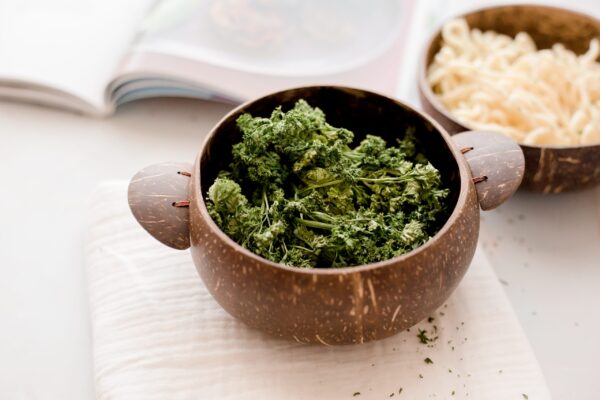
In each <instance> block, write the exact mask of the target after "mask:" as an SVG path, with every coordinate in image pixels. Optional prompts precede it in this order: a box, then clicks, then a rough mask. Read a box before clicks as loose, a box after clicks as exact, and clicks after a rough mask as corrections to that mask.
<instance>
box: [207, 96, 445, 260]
mask: <svg viewBox="0 0 600 400" xmlns="http://www.w3.org/2000/svg"><path fill="white" fill-rule="evenodd" d="M237 126H238V127H239V129H240V130H241V131H242V135H243V136H242V141H241V142H240V143H237V144H235V145H233V149H232V156H233V160H232V162H231V164H230V165H229V169H228V170H224V171H221V172H220V173H219V175H218V177H217V179H216V180H215V182H214V183H213V184H212V186H211V187H210V188H209V190H208V195H207V196H206V204H207V207H208V211H209V214H210V216H211V217H212V218H213V219H214V221H215V222H216V223H217V225H219V227H220V228H221V229H222V230H223V231H224V232H225V233H226V234H227V235H229V236H230V237H231V238H232V239H233V240H235V241H236V242H238V243H239V244H241V245H242V246H244V247H245V248H247V249H248V250H250V251H252V252H254V253H256V254H258V255H260V256H262V257H264V258H266V259H268V260H271V261H274V262H278V263H282V264H287V265H292V266H297V267H305V268H311V267H344V266H351V265H359V264H367V263H372V262H377V261H382V260H387V259H389V258H392V257H395V256H398V255H401V254H403V253H406V252H408V251H410V250H412V249H414V248H416V247H419V246H420V245H422V244H423V243H425V242H426V241H427V240H428V239H429V238H430V237H431V236H432V235H433V234H435V232H436V230H437V228H438V226H439V224H437V223H436V218H437V217H438V216H439V215H440V213H441V212H442V211H443V210H444V209H445V203H444V199H445V198H446V197H447V195H448V190H447V189H444V188H443V187H442V183H441V177H440V173H439V171H438V170H437V169H436V168H435V167H434V166H433V165H431V164H430V163H429V162H428V161H427V159H426V158H425V156H424V155H423V154H421V153H419V152H418V151H417V150H416V143H415V142H416V139H415V135H414V130H408V131H406V132H398V137H402V139H401V140H397V143H396V144H395V146H388V144H387V143H386V142H385V141H384V140H383V139H382V138H381V137H379V136H373V135H367V136H366V138H365V139H364V140H363V141H361V142H360V144H359V145H358V146H356V147H354V148H351V147H350V145H351V143H352V140H353V138H354V134H353V133H352V132H350V131H349V130H348V129H344V128H336V127H333V126H331V125H330V124H328V123H327V122H326V120H325V114H324V113H323V111H321V110H320V109H318V108H313V107H311V106H310V105H309V104H308V103H307V102H306V101H304V100H299V101H298V102H297V103H296V104H295V106H294V108H292V109H291V110H289V111H287V112H284V111H283V110H282V109H281V107H277V108H276V109H275V110H274V111H273V113H272V114H271V116H270V117H269V118H260V117H252V116H251V115H249V114H244V115H241V116H240V117H239V118H238V119H237Z"/></svg>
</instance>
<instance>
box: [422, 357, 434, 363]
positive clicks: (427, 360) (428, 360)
mask: <svg viewBox="0 0 600 400" xmlns="http://www.w3.org/2000/svg"><path fill="white" fill-rule="evenodd" d="M423 361H425V364H433V361H432V360H431V358H429V357H427V358H426V359H424V360H423Z"/></svg>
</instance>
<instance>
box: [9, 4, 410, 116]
mask: <svg viewBox="0 0 600 400" xmlns="http://www.w3.org/2000/svg"><path fill="white" fill-rule="evenodd" d="M414 3H416V2H414V1H413V0H404V1H397V0H378V1H376V2H365V1H361V0H348V1H338V0H303V1H298V0H277V1H275V0H212V1H206V0H161V1H150V0H130V1H127V2H123V1H119V0H105V1H102V2H98V1H93V0H60V1H53V2H41V1H35V0H24V1H19V2H0V54H1V56H0V97H5V98H13V99H17V100H24V101H29V102H35V103H43V104H48V105H53V106H57V107H63V108H67V109H71V110H76V111H80V112H83V113H90V114H99V115H106V114H110V113H112V112H114V110H115V108H116V107H117V106H118V105H120V104H123V103H126V102H129V101H132V100H136V99H140V98H147V97H159V96H169V97H172V96H176V97H192V98H201V99H213V100H221V101H227V102H234V103H237V102H241V101H244V100H247V99H249V98H252V97H256V96H259V95H261V94H265V93H267V92H271V91H275V90H279V89H283V88H286V87H289V86H299V85H306V84H324V83H327V84H338V85H348V86H360V87H364V88H369V89H372V90H376V91H379V92H383V93H387V94H390V95H391V94H393V93H394V92H395V90H396V80H397V79H396V78H397V76H398V69H399V62H400V59H401V56H400V55H401V53H402V47H403V43H404V39H405V38H406V36H407V28H408V27H409V20H410V16H411V15H412V9H413V7H414Z"/></svg>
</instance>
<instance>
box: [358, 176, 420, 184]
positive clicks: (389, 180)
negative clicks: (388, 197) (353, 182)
mask: <svg viewBox="0 0 600 400" xmlns="http://www.w3.org/2000/svg"><path fill="white" fill-rule="evenodd" d="M410 179H411V177H410V176H399V177H397V178H393V177H384V178H358V180H359V181H361V182H364V183H367V182H368V183H396V182H406V181H408V180H410Z"/></svg>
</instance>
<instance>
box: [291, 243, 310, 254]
mask: <svg viewBox="0 0 600 400" xmlns="http://www.w3.org/2000/svg"><path fill="white" fill-rule="evenodd" d="M292 247H294V248H296V249H300V250H304V251H308V252H309V253H312V252H313V250H311V249H307V248H306V247H304V246H299V245H297V244H293V245H292Z"/></svg>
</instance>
